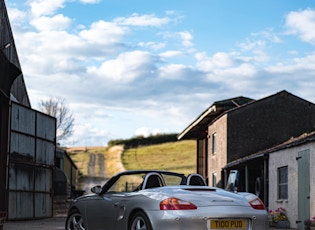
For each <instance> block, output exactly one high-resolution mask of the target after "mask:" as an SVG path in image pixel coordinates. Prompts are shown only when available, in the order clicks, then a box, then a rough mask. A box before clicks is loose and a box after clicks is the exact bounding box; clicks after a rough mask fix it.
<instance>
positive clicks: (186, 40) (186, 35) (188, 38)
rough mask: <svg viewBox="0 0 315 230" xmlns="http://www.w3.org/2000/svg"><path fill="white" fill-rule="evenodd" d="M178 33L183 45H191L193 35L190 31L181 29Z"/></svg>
mask: <svg viewBox="0 0 315 230" xmlns="http://www.w3.org/2000/svg"><path fill="white" fill-rule="evenodd" d="M178 34H179V36H180V38H181V40H182V44H183V46H185V47H190V46H193V43H192V40H193V36H192V34H191V33H190V32H188V31H183V32H179V33H178Z"/></svg>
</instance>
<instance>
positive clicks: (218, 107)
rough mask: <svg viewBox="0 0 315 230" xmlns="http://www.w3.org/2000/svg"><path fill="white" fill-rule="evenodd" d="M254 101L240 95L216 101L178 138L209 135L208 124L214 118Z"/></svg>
mask: <svg viewBox="0 0 315 230" xmlns="http://www.w3.org/2000/svg"><path fill="white" fill-rule="evenodd" d="M252 101H254V100H253V99H251V98H247V97H243V96H240V97H235V98H230V99H226V100H222V101H216V102H214V103H213V104H212V105H211V106H210V107H209V108H207V109H206V110H205V111H204V112H203V113H202V114H200V116H199V117H197V119H195V120H194V121H193V122H192V123H191V124H190V125H189V126H187V128H185V129H184V131H182V132H181V133H180V134H179V135H178V136H177V138H178V140H189V139H201V138H204V137H205V136H206V135H207V132H206V131H207V127H208V125H209V124H210V123H211V122H212V121H213V120H214V119H216V118H217V117H218V116H220V115H221V114H223V113H224V112H225V111H228V110H230V109H234V108H237V107H240V106H242V105H244V104H247V103H249V102H252Z"/></svg>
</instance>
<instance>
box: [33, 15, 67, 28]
mask: <svg viewBox="0 0 315 230" xmlns="http://www.w3.org/2000/svg"><path fill="white" fill-rule="evenodd" d="M30 24H31V25H33V26H34V27H35V28H36V29H37V30H39V31H45V30H47V31H51V30H65V29H67V28H69V26H70V24H71V19H70V18H68V17H65V16H64V15H62V14H57V15H54V16H53V17H47V16H41V17H39V18H36V19H34V20H31V21H30Z"/></svg>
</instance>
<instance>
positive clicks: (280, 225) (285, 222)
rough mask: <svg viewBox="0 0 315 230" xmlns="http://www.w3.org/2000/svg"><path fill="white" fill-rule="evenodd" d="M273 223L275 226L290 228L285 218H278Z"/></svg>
mask: <svg viewBox="0 0 315 230" xmlns="http://www.w3.org/2000/svg"><path fill="white" fill-rule="evenodd" d="M275 224H276V228H290V223H289V221H287V220H279V221H277V222H276V223H275Z"/></svg>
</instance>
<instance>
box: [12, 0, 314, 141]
mask: <svg viewBox="0 0 315 230" xmlns="http://www.w3.org/2000/svg"><path fill="white" fill-rule="evenodd" d="M6 5H7V9H8V14H9V18H10V22H11V27H12V30H13V35H14V38H15V43H16V47H17V50H18V55H19V59H20V62H21V66H22V71H23V74H24V79H25V82H26V86H27V89H28V93H29V97H30V100H31V103H32V107H33V108H34V109H36V108H37V107H38V103H39V101H40V100H45V99H48V98H49V97H61V98H64V99H65V101H66V104H67V105H68V106H69V108H70V110H71V111H72V112H73V114H74V116H75V129H74V135H73V136H72V137H71V138H69V139H68V140H67V141H64V142H63V143H62V144H63V145H66V146H100V145H102V146H105V145H107V142H108V141H109V140H111V139H118V138H131V137H134V136H136V135H145V136H147V135H150V134H156V133H180V132H181V131H183V130H184V129H185V128H186V127H187V126H188V125H189V124H190V123H191V122H192V121H193V120H194V119H195V118H196V117H197V116H199V115H200V114H201V113H202V112H203V111H204V110H205V109H206V108H207V107H208V106H210V105H211V104H212V103H213V102H214V101H218V100H223V99H227V98H232V97H237V96H245V97H250V98H253V99H260V98H263V97H266V96H269V95H271V94H274V93H277V92H279V91H281V90H287V91H289V92H291V93H293V94H295V95H297V96H299V97H302V98H304V99H306V100H309V101H311V102H313V103H314V102H315V90H314V88H315V29H314V28H315V2H314V1H311V0H292V1H288V0H277V1H271V0H264V1H262V0H255V1H249V0H240V1H232V0H199V1H188V0H180V1H179V0H172V1H170V0H167V1H166V0H160V1H147V0H69V1H67V0H28V1H22V0H16V1H13V0H7V1H6Z"/></svg>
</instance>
